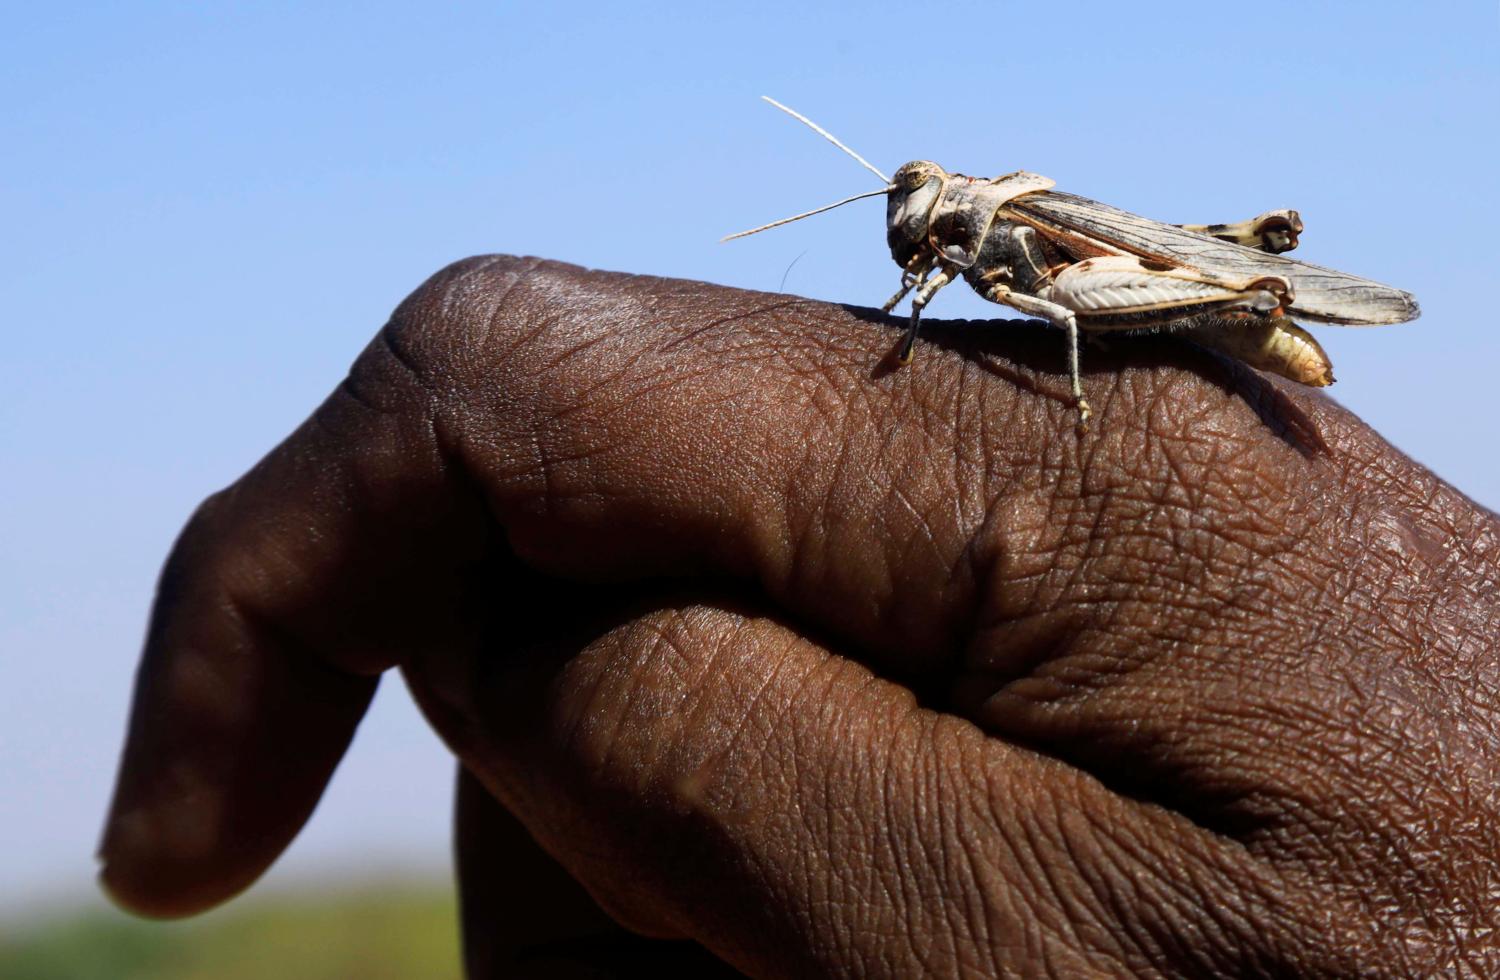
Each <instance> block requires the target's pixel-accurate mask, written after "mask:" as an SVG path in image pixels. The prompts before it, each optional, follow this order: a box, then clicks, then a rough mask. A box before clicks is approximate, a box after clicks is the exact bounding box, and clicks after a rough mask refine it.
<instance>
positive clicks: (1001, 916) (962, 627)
mask: <svg viewBox="0 0 1500 980" xmlns="http://www.w3.org/2000/svg"><path fill="white" fill-rule="evenodd" d="M897 334H898V331H896V330H895V329H892V328H891V327H889V326H887V325H886V321H884V320H883V319H882V318H880V317H878V316H876V315H873V314H868V313H864V312H863V311H851V310H845V309H842V308H839V307H834V306H828V305H824V304H820V303H814V302H811V301H806V300H799V299H794V298H788V297H784V296H771V295H766V294H757V293H745V292H739V291H734V290H728V289H722V288H717V287H713V286H707V285H703V284H699V283H690V282H678V281H670V280H660V279H649V278H635V277H628V276H620V275H608V274H601V273H592V272H585V271H582V270H579V269H577V268H574V267H571V266H564V265H557V264H552V263H545V262H536V261H531V260H518V259H510V258H489V259H478V260H471V261H468V262H464V263H460V264H457V265H455V266H453V267H451V268H449V269H446V270H444V271H443V272H441V273H439V274H438V275H437V276H435V277H434V278H433V279H432V280H430V281H429V282H428V283H426V284H425V285H424V286H422V287H421V288H420V289H419V290H418V291H417V292H416V293H415V294H413V296H411V297H410V298H409V299H408V300H407V301H406V302H405V303H403V304H402V306H401V307H400V308H399V309H398V310H397V311H396V313H395V314H394V316H393V318H392V319H391V321H390V323H389V324H388V325H387V326H386V327H385V329H383V330H382V331H381V333H380V335H379V336H378V337H377V339H376V340H375V341H374V342H373V343H372V344H371V345H370V347H369V348H368V349H367V350H366V351H365V352H364V354H363V355H361V356H360V358H359V359H358V361H357V362H356V363H355V365H354V367H353V368H352V370H351V372H350V375H349V377H348V379H347V380H346V381H345V382H344V383H343V384H342V385H340V386H339V388H338V389H337V390H336V391H335V392H334V394H333V395H332V396H330V397H329V399H328V400H327V401H326V402H325V403H324V404H323V405H322V406H321V407H319V408H318V409H317V411H316V412H315V413H314V414H313V416H312V418H311V419H309V421H308V422H307V423H305V424H304V425H303V426H302V427H301V428H300V429H298V430H297V431H296V432H295V433H293V434H292V435H291V436H290V437H289V438H288V439H287V440H286V442H284V443H283V444H282V445H281V446H279V447H278V448H277V449H275V450H274V451H273V452H272V453H271V454H270V455H269V456H267V457H266V458H265V459H264V460H263V461H262V462H261V463H259V464H258V465H257V466H256V467H255V468H254V469H253V470H251V471H250V472H249V473H248V474H246V475H245V476H244V477H243V478H242V479H241V480H240V481H239V482H237V483H236V484H235V485H234V486H232V487H230V488H229V489H228V490H226V491H224V492H222V493H220V494H217V495H215V496H214V497H212V498H210V499H209V500H208V501H207V502H205V503H204V504H203V506H202V507H201V508H200V509H199V510H198V512H197V513H196V514H195V515H194V516H193V519H192V521H191V522H190V523H189V525H188V527H187V529H186V530H185V531H184V532H183V535H182V538H181V539H180V541H179V542H178V544H177V546H176V548H175V550H174V551H173V554H172V556H171V559H170V560H169V562H168V564H167V567H166V570H165V572H164V574H163V578H162V583H161V590H160V595H159V597H158V600H157V606H156V610H155V614H154V617H153V620H152V625H151V629H150V633H149V637H148V642H147V647H146V652H145V656H144V659H143V662H142V667H141V672H140V676H139V682H138V687H137V692H136V701H135V706H134V713H133V717H132V721H131V726H130V732H129V742H128V745H127V747H126V751H125V756H124V761H123V764H122V770H121V774H120V779H119V784H118V788H117V795H116V799H115V803H114V807H113V811H112V814H111V817H110V820H109V824H108V827H107V833H106V838H105V844H104V857H105V860H106V866H105V869H104V872H103V878H104V882H105V884H106V887H107V888H108V889H109V890H110V891H111V893H112V894H113V895H114V896H115V897H116V898H117V899H118V900H119V901H120V902H122V903H123V904H124V905H126V906H127V907H130V908H132V909H135V910H138V911H140V912H143V913H145V914H149V915H163V916H172V915H181V914H188V913H191V912H194V911H197V910H200V909H203V908H205V907H207V906H209V905H212V904H214V903H216V902H219V901H222V900H223V899H225V898H227V897H229V896H231V895H233V894H235V893H236V892H238V891H240V890H241V889H243V888H245V887H246V886H247V885H249V884H250V883H251V882H252V881H253V880H254V879H255V878H256V876H257V875H259V874H260V873H261V872H262V871H263V870H264V869H265V868H266V866H267V865H268V864H269V863H270V862H271V861H272V860H273V859H274V858H275V857H276V855H277V854H278V853H279V852H280V851H281V850H282V849H283V848H284V847H285V846H286V844H287V843H288V842H289V841H290V840H291V838H292V837H293V836H294V835H295V834H296V833H297V831H298V829H299V828H300V827H301V825H302V823H303V822H304V820H306V818H307V816H308V814H309V812H310V811H311V809H312V807H313V805H314V804H315V803H316V801H317V799H318V796H319V794H320V793H321V792H322V790H323V787H324V784H325V782H326V781H327V779H328V777H329V774H330V773H331V771H332V770H333V768H334V766H335V764H336V763H337V761H338V759H339V757H340V756H341V754H342V753H343V751H344V749H345V747H346V745H347V744H348V742H349V740H350V738H351V737H352V735H353V733H354V728H355V725H356V724H357V722H358V721H359V718H360V716H361V714H362V713H363V711H364V710H365V707H366V705H367V704H368V702H369V699H370V697H371V695H372V693H373V691H374V689H375V685H376V680H377V677H378V675H379V674H380V673H381V672H382V671H385V670H387V669H389V668H391V667H399V668H400V669H401V670H402V671H403V673H404V674H405V676H406V678H407V681H408V683H409V684H410V686H411V688H412V690H413V692H414V693H415V695H416V697H417V699H418V700H419V702H420V703H421V705H422V707H423V709H424V711H425V712H426V715H427V717H428V718H429V719H430V721H431V723H432V725H433V726H434V727H435V728H436V730H437V731H438V732H439V733H440V734H441V735H442V737H443V738H444V739H445V740H446V742H447V744H448V745H449V746H450V747H451V748H452V750H453V752H454V754H455V755H456V756H457V758H458V759H459V760H460V762H461V763H462V766H463V768H464V770H465V771H466V773H468V774H472V775H466V776H464V777H463V779H462V787H461V791H460V796H459V804H460V805H459V817H460V818H459V821H458V834H459V855H460V874H461V878H462V894H463V898H464V902H465V908H464V917H465V923H466V927H467V928H466V935H465V941H466V953H467V956H468V962H469V966H470V970H471V972H473V973H474V974H475V975H496V976H502V975H510V971H511V970H513V969H516V967H515V964H514V962H513V958H514V957H515V956H516V945H517V943H520V942H523V941H525V940H527V939H528V938H529V939H530V940H537V939H547V938H549V937H551V936H566V935H568V931H567V930H568V928H570V927H569V926H568V924H569V923H582V924H584V926H581V927H580V929H584V927H586V929H584V931H587V930H601V929H609V928H612V926H611V925H610V922H609V920H608V919H605V918H604V917H603V916H602V915H601V914H600V912H599V911H598V908H597V907H595V906H594V904H593V902H597V903H598V906H599V907H602V908H603V909H604V910H606V911H607V912H608V913H609V915H610V917H612V918H613V919H614V920H617V921H618V922H620V923H623V924H624V925H625V926H627V927H629V929H631V930H633V931H635V932H637V933H641V934H645V935H648V936H653V937H675V938H690V939H693V940H696V941H697V942H698V943H701V944H702V947H704V948H706V949H707V950H709V951H712V953H713V954H714V955H715V956H716V957H718V958H721V959H722V960H723V961H725V962H727V963H729V964H733V966H734V967H735V968H737V969H739V970H742V971H744V972H746V973H749V974H752V975H764V976H786V975H821V974H828V975H844V976H912V975H918V974H920V973H923V972H927V973H932V974H940V975H954V974H970V975H984V974H993V973H1007V974H1013V975H1059V976H1094V975H1099V976H1110V975H1122V974H1134V975H1143V976H1152V975H1159V976H1202V975H1208V974H1214V973H1225V974H1234V975H1267V974H1285V973H1295V974H1299V975H1308V976H1333V975H1338V976H1348V975H1356V974H1361V975H1368V976H1409V975H1431V974H1434V973H1440V972H1444V971H1451V972H1455V973H1464V972H1468V973H1472V974H1475V975H1483V974H1488V975H1496V974H1500V935H1497V934H1496V930H1495V926H1496V924H1497V918H1500V911H1497V910H1500V873H1497V865H1496V862H1497V858H1500V789H1497V787H1500V778H1497V777H1500V744H1497V734H1500V717H1497V708H1496V706H1497V699H1496V692H1497V682H1500V671H1497V637H1500V611H1497V610H1500V601H1497V600H1500V547H1497V541H1500V538H1497V533H1496V532H1497V522H1496V518H1495V517H1494V515H1492V514H1490V513H1488V512H1486V511H1484V510H1483V509H1481V508H1479V507H1477V506H1475V505H1474V504H1473V503H1471V502H1470V501H1468V500H1467V499H1465V498H1464V497H1463V496H1461V495H1460V494H1459V493H1457V492H1456V491H1454V490H1452V489H1451V488H1449V487H1448V486H1446V485H1444V484H1443V483H1441V482H1440V481H1439V480H1437V479H1436V478H1435V477H1434V476H1432V475H1431V474H1430V473H1428V472H1427V471H1425V470H1424V469H1422V468H1421V467H1419V466H1417V465H1416V464H1414V463H1412V462H1411V461H1410V460H1408V459H1406V458H1405V457H1403V456H1402V455H1400V454H1399V453H1398V452H1396V451H1395V450H1393V449H1392V448H1391V447H1390V446H1388V445H1387V444H1386V443H1385V442H1383V441H1382V440H1381V439H1380V438H1379V437H1378V436H1376V435H1375V434H1374V433H1373V432H1371V431H1370V430H1369V429H1368V428H1366V427H1365V426H1364V425H1362V424H1361V423H1360V422H1359V421H1358V420H1357V419H1355V418H1353V417H1352V416H1350V415H1349V414H1348V413H1347V412H1345V411H1343V410H1342V409H1340V408H1339V407H1337V406H1336V405H1335V404H1334V403H1332V402H1330V401H1328V400H1327V399H1325V398H1323V397H1322V396H1320V395H1316V394H1312V393H1308V392H1305V391H1301V390H1293V388H1292V386H1283V385H1282V384H1281V383H1280V382H1273V381H1266V380H1264V379H1262V378H1261V377H1259V376H1258V375H1255V374H1254V373H1253V372H1249V371H1247V370H1244V369H1242V368H1238V367H1236V366H1234V365H1230V364H1228V363H1227V362H1224V361H1222V360H1219V359H1216V358H1215V357H1214V356H1212V355H1209V354H1205V353H1203V352H1200V351H1197V350H1196V349H1194V348H1192V347H1190V346H1188V345H1186V344H1183V343H1180V342H1175V341H1172V340H1164V339H1151V338H1143V339H1131V340H1129V341H1119V342H1115V343H1113V344H1112V345H1111V347H1110V348H1109V350H1108V351H1095V350H1091V351H1089V352H1088V356H1087V357H1086V361H1085V363H1086V367H1087V369H1088V370H1087V373H1086V378H1085V381H1086V384H1085V392H1086V395H1087V397H1088V399H1089V401H1090V402H1091V403H1092V404H1093V405H1094V406H1095V407H1096V409H1097V414H1096V417H1095V421H1094V427H1093V429H1092V430H1091V431H1089V432H1088V433H1087V434H1086V435H1083V436H1081V437H1080V436H1078V435H1076V434H1075V433H1074V430H1073V414H1072V406H1071V402H1070V399H1069V398H1068V397H1067V383H1066V380H1065V377H1064V375H1063V373H1062V372H1063V348H1064V345H1063V343H1062V340H1061V338H1060V336H1059V335H1058V334H1057V333H1055V332H1052V331H1049V330H1045V329H1042V328H1040V327H1037V326H1035V325H1025V324H989V325H986V326H984V327H983V328H979V327H977V326H967V327H965V326H963V325H953V326H950V327H947V328H944V327H943V326H942V325H941V324H934V325H933V328H932V329H931V331H930V332H929V333H928V334H926V335H925V336H927V337H928V339H929V342H928V343H926V344H924V345H923V346H922V348H921V349H920V350H919V352H918V358H917V361H916V362H915V364H914V365H913V366H912V367H911V368H908V369H903V370H899V371H889V370H884V369H881V368H879V367H878V366H877V364H878V362H879V360H880V354H881V353H882V352H883V351H884V350H886V349H887V348H888V347H889V346H890V345H891V344H893V343H894V342H895V340H896V337H897ZM289 356H291V355H289ZM391 791H392V792H393V793H397V792H401V791H402V790H401V785H400V778H399V774H393V776H392V786H391ZM512 814H513V815H514V817H512V816H511V815H512ZM522 828H524V830H523V829H522ZM528 832H529V835H530V836H531V837H534V838H535V840H536V841H537V842H538V843H539V844H540V845H541V848H543V849H544V850H545V853H543V852H542V851H538V850H536V849H535V848H534V846H533V845H532V844H531V843H530V839H529V837H528ZM558 865H560V866H561V868H564V869H566V872H567V875H563V874H562V873H561V872H560V871H559V870H558ZM570 876H571V877H570ZM573 880H576V881H577V882H579V883H581V884H582V886H583V887H584V888H586V889H587V895H586V894H585V893H584V892H583V891H582V890H580V889H579V888H578V887H577V886H575V885H574V884H573V883H572V881H573ZM587 896H592V901H591V900H590V899H589V897H587ZM621 935H622V936H623V935H624V934H623V933H621ZM628 946H629V944H628V943H627V944H626V945H624V946H620V947H618V948H619V949H625V948H627V947H628ZM630 948H631V949H632V950H633V952H630V953H628V954H627V953H621V954H620V955H621V956H634V955H650V954H649V951H648V952H647V953H642V952H641V950H640V948H639V947H630ZM662 948H664V949H669V950H673V951H674V952H673V953H672V955H674V956H682V957H685V958H686V960H687V961H694V962H699V965H700V966H701V959H702V958H706V956H707V954H705V953H703V952H702V950H701V949H698V948H697V947H684V946H683V945H682V944H674V945H668V946H664V947H662ZM602 949H603V952H602V953H601V956H602V957H603V958H604V959H605V960H608V958H609V947H603V948H602ZM596 951H597V950H596Z"/></svg>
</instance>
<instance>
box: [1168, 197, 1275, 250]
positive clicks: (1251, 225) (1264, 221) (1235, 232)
mask: <svg viewBox="0 0 1500 980" xmlns="http://www.w3.org/2000/svg"><path fill="white" fill-rule="evenodd" d="M1177 227H1179V228H1181V229H1182V230H1183V231H1193V232H1197V233H1198V234H1200V235H1207V236H1208V237H1209V238H1217V239H1219V240H1221V241H1226V242H1233V243H1234V244H1236V245H1244V246H1245V247H1247V248H1256V249H1260V250H1261V251H1262V252H1271V253H1273V254H1276V253H1280V252H1290V251H1291V250H1292V249H1294V248H1296V247H1297V236H1298V235H1300V234H1301V233H1302V216H1301V215H1299V214H1298V213H1297V212H1296V211H1293V210H1292V209H1290V208H1278V209H1277V210H1275V211H1267V212H1266V213H1265V214H1260V215H1256V216H1255V217H1253V218H1251V219H1250V220H1249V221H1240V222H1236V223H1235V224H1230V225H1178V226H1177Z"/></svg>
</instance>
